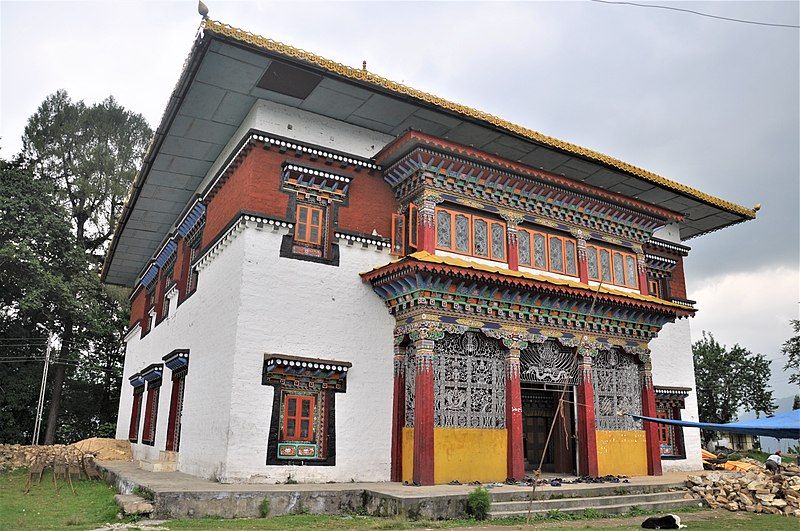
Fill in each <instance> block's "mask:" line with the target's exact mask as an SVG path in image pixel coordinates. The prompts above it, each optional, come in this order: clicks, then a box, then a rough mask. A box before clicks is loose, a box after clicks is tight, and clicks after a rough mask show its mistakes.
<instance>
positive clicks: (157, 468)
mask: <svg viewBox="0 0 800 531" xmlns="http://www.w3.org/2000/svg"><path fill="white" fill-rule="evenodd" d="M139 468H141V469H142V470H147V471H148V472H175V471H177V470H178V452H164V451H161V452H159V453H158V459H155V460H147V459H140V460H139Z"/></svg>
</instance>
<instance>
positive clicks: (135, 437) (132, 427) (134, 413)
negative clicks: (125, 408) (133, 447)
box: [128, 385, 144, 443]
mask: <svg viewBox="0 0 800 531" xmlns="http://www.w3.org/2000/svg"><path fill="white" fill-rule="evenodd" d="M143 398H144V386H143V385H140V386H138V387H134V388H133V403H132V404H131V421H130V423H129V425H128V440H129V441H130V442H132V443H138V442H139V421H140V420H141V418H142V400H143Z"/></svg>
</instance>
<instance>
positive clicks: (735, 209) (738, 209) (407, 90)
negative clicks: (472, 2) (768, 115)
mask: <svg viewBox="0 0 800 531" xmlns="http://www.w3.org/2000/svg"><path fill="white" fill-rule="evenodd" d="M202 26H203V28H204V29H206V30H207V31H211V32H213V33H217V34H219V35H224V36H225V37H230V38H231V39H234V40H237V41H240V42H244V43H247V44H251V45H253V46H256V47H258V48H263V49H265V50H269V51H271V52H274V53H278V54H281V55H285V56H287V57H293V58H295V59H299V60H301V61H305V62H308V63H311V64H313V65H316V66H318V67H320V68H322V69H324V70H327V71H329V72H332V73H334V74H338V75H340V76H343V77H346V78H350V79H355V80H357V81H362V82H366V83H371V84H373V85H377V86H379V87H382V88H384V89H387V90H390V91H392V92H396V93H398V94H403V95H406V96H411V97H412V98H416V99H418V100H421V101H423V102H425V103H428V104H431V105H435V106H437V107H440V108H442V109H444V110H447V111H451V112H454V113H456V114H460V115H462V116H465V117H468V118H473V119H475V120H481V121H484V122H488V123H490V124H492V125H494V126H495V127H498V128H500V129H505V130H506V131H509V132H511V133H515V134H518V135H520V136H522V137H524V138H527V139H529V140H533V141H534V142H539V143H541V144H544V145H547V146H550V147H553V148H556V149H560V150H562V151H566V152H568V153H572V154H574V155H577V156H580V157H584V158H587V159H589V160H593V161H595V162H600V163H602V164H607V165H609V166H612V167H614V168H617V169H619V170H621V171H623V172H626V173H629V174H631V175H634V176H636V177H640V178H642V179H644V180H645V181H649V182H651V183H653V184H657V185H660V186H663V187H665V188H668V189H670V190H673V191H676V192H681V193H683V194H686V195H689V196H691V197H694V198H696V199H699V200H701V201H704V202H706V203H710V204H712V205H714V206H717V207H719V208H721V209H723V210H727V211H729V212H732V213H735V214H739V215H742V216H745V217H746V218H748V219H755V217H756V212H757V211H758V209H757V208H752V209H750V208H746V207H743V206H741V205H737V204H736V203H731V202H730V201H725V200H724V199H720V198H718V197H714V196H712V195H709V194H707V193H705V192H701V191H700V190H697V189H696V188H692V187H691V186H687V185H685V184H681V183H678V182H675V181H672V180H670V179H667V178H666V177H662V176H660V175H658V174H656V173H653V172H651V171H648V170H645V169H642V168H639V167H637V166H634V165H632V164H628V163H627V162H623V161H621V160H618V159H615V158H614V157H610V156H608V155H604V154H602V153H599V152H597V151H594V150H591V149H588V148H585V147H581V146H579V145H577V144H573V143H571V142H566V141H564V140H559V139H557V138H554V137H552V136H547V135H544V134H542V133H539V132H538V131H534V130H533V129H528V128H526V127H522V126H520V125H517V124H514V123H512V122H509V121H507V120H504V119H502V118H499V117H497V116H494V115H492V114H489V113H485V112H482V111H479V110H477V109H473V108H472V107H467V106H466V105H460V104H458V103H454V102H452V101H449V100H446V99H444V98H440V97H438V96H434V95H433V94H429V93H427V92H423V91H420V90H417V89H415V88H412V87H409V86H407V85H403V84H402V83H397V82H395V81H392V80H390V79H386V78H385V77H381V76H379V75H377V74H373V73H372V72H370V71H368V70H366V69H363V68H362V69H358V68H353V67H350V66H347V65H344V64H342V63H337V62H336V61H332V60H330V59H326V58H324V57H322V56H320V55H317V54H315V53H312V52H307V51H305V50H302V49H300V48H295V47H294V46H290V45H288V44H283V43H281V42H278V41H276V40H273V39H270V38H267V37H262V36H261V35H256V34H255V33H250V32H249V31H245V30H242V29H239V28H235V27H233V26H231V25H229V24H225V23H223V22H218V21H216V20H211V19H205V20H204V21H203V24H202Z"/></svg>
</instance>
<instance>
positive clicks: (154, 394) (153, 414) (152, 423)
mask: <svg viewBox="0 0 800 531" xmlns="http://www.w3.org/2000/svg"><path fill="white" fill-rule="evenodd" d="M147 387H148V389H147V398H146V400H147V402H146V403H145V408H144V428H143V431H142V444H146V445H148V446H155V443H156V431H157V429H158V425H157V422H158V401H159V400H160V398H161V396H160V392H161V382H158V383H157V384H156V385H153V384H148V386H147Z"/></svg>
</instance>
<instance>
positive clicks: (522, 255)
mask: <svg viewBox="0 0 800 531" xmlns="http://www.w3.org/2000/svg"><path fill="white" fill-rule="evenodd" d="M517 242H518V246H519V263H520V264H523V265H531V233H530V232H528V231H526V230H520V231H519V232H518V233H517Z"/></svg>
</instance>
